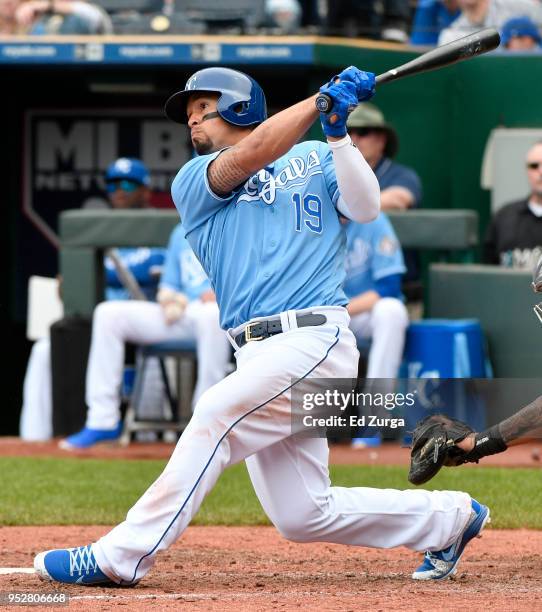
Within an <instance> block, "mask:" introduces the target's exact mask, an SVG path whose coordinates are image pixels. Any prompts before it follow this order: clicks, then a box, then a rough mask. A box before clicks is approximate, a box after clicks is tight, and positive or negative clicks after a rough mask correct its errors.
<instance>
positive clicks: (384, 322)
mask: <svg viewBox="0 0 542 612" xmlns="http://www.w3.org/2000/svg"><path fill="white" fill-rule="evenodd" d="M407 327H408V311H407V309H406V307H405V305H404V304H403V302H401V301H400V300H398V299H396V298H381V299H380V300H378V302H377V303H376V304H375V305H374V306H373V308H372V309H371V310H370V311H369V312H362V313H360V314H357V315H354V316H353V317H352V318H351V320H350V329H351V330H352V331H353V332H354V335H355V336H356V338H362V339H369V338H371V348H370V349H369V357H368V360H367V378H386V379H395V378H397V374H398V372H399V366H400V365H401V359H402V357H403V348H404V345H405V334H406V329H407Z"/></svg>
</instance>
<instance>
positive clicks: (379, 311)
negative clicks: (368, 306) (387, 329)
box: [373, 297, 408, 328]
mask: <svg viewBox="0 0 542 612" xmlns="http://www.w3.org/2000/svg"><path fill="white" fill-rule="evenodd" d="M373 319H374V320H376V321H379V322H385V323H386V324H391V325H394V326H396V327H402V328H406V327H407V326H408V311H407V309H406V307H405V305H404V304H403V302H401V300H398V299H397V298H390V297H386V298H382V299H380V300H378V302H377V303H376V304H375V306H374V310H373Z"/></svg>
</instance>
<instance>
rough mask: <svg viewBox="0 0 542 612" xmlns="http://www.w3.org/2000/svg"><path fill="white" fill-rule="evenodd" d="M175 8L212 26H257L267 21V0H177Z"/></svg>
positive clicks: (243, 27) (190, 17)
mask: <svg viewBox="0 0 542 612" xmlns="http://www.w3.org/2000/svg"><path fill="white" fill-rule="evenodd" d="M175 10H176V11H178V12H181V13H183V14H184V15H186V17H187V18H188V19H191V20H195V21H203V22H205V23H207V24H208V25H209V26H210V27H212V26H213V25H214V26H224V25H236V26H240V27H241V28H242V29H246V28H257V27H258V26H261V25H262V24H263V23H264V21H265V0H229V1H228V2H223V3H217V2H216V0H175Z"/></svg>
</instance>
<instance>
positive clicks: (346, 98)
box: [320, 81, 358, 137]
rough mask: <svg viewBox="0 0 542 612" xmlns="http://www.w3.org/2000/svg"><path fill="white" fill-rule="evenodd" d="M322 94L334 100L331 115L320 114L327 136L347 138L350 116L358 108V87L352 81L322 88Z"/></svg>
mask: <svg viewBox="0 0 542 612" xmlns="http://www.w3.org/2000/svg"><path fill="white" fill-rule="evenodd" d="M320 93H323V94H326V95H328V96H329V97H330V98H331V99H332V100H333V109H332V110H331V112H329V113H320V121H321V123H322V129H323V130H324V134H325V135H326V136H336V137H341V136H346V120H347V119H348V114H349V113H350V112H351V111H352V110H353V109H354V108H355V107H356V106H357V103H358V98H357V94H356V86H355V85H354V83H351V82H350V81H341V82H340V83H333V84H332V85H324V86H323V87H320Z"/></svg>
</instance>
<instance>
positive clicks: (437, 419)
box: [408, 414, 478, 485]
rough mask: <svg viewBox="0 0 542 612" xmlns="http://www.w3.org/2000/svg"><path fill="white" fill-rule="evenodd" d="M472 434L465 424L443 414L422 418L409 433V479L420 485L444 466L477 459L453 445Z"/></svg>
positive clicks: (472, 431) (471, 430)
mask: <svg viewBox="0 0 542 612" xmlns="http://www.w3.org/2000/svg"><path fill="white" fill-rule="evenodd" d="M471 433H474V430H473V429H471V428H470V427H469V426H468V425H467V424H466V423H463V422H462V421H458V420H457V419H452V418H450V417H447V416H446V415H444V414H433V415H430V416H427V417H425V419H423V420H421V421H420V422H419V423H418V424H417V425H416V428H415V429H414V431H413V433H412V450H411V452H410V471H409V473H408V479H409V481H410V482H411V483H412V484H415V485H420V484H423V483H424V482H427V481H428V480H431V478H433V476H434V475H435V474H436V473H437V472H438V471H439V470H440V468H441V467H442V466H443V465H448V466H453V465H461V464H462V463H465V462H466V461H474V462H477V461H478V458H476V457H475V456H469V455H470V453H467V452H466V451H464V450H461V449H460V448H458V447H457V446H456V443H457V442H461V440H464V439H465V438H466V437H467V436H468V435H469V434H471Z"/></svg>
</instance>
